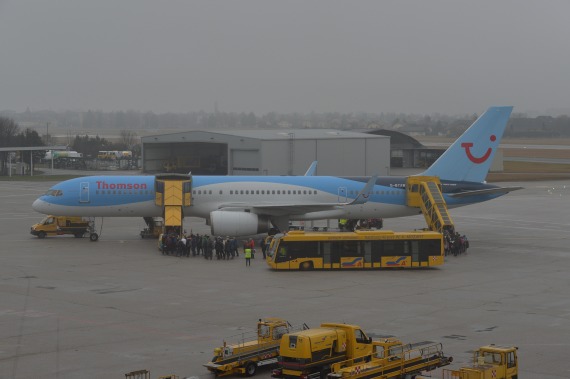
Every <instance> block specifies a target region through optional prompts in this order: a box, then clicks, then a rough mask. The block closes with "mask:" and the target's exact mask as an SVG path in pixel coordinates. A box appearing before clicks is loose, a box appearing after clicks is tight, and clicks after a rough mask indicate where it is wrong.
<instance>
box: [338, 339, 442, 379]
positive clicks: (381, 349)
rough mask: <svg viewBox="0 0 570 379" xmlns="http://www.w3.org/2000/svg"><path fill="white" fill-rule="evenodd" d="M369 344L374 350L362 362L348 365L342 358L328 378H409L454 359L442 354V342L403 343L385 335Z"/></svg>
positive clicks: (348, 362)
mask: <svg viewBox="0 0 570 379" xmlns="http://www.w3.org/2000/svg"><path fill="white" fill-rule="evenodd" d="M372 346H373V352H372V354H371V355H370V356H367V357H366V358H365V359H364V362H360V363H357V364H351V363H350V361H343V362H338V363H335V364H333V365H332V367H331V371H332V372H331V373H330V374H328V378H329V379H343V378H354V379H360V378H381V379H389V378H410V377H414V376H415V375H418V374H421V373H422V371H430V370H433V369H436V368H438V367H442V366H446V365H448V364H450V363H451V361H453V358H451V357H446V356H445V355H444V354H443V347H442V345H441V343H434V342H420V343H416V344H402V342H401V341H400V340H398V339H396V338H385V339H382V340H380V341H373V342H372Z"/></svg>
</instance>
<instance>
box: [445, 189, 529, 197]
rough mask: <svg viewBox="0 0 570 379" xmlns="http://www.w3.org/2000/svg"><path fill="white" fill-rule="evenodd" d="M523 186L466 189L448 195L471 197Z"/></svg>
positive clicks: (509, 190) (508, 190)
mask: <svg viewBox="0 0 570 379" xmlns="http://www.w3.org/2000/svg"><path fill="white" fill-rule="evenodd" d="M522 188H523V187H500V188H489V189H482V190H474V191H465V192H458V193H449V194H447V196H449V197H457V198H459V197H469V196H479V195H491V194H495V193H501V194H505V193H509V192H512V191H516V190H520V189H522Z"/></svg>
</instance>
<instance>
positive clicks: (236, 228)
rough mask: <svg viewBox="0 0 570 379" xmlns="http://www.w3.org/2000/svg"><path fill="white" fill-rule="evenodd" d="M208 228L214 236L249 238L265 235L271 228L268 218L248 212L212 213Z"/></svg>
mask: <svg viewBox="0 0 570 379" xmlns="http://www.w3.org/2000/svg"><path fill="white" fill-rule="evenodd" d="M210 226H211V228H212V235H215V236H232V237H234V236H249V235H253V234H259V233H266V232H268V231H269V228H270V227H271V223H270V221H269V217H267V216H260V215H257V214H255V213H249V212H234V211H214V212H211V213H210Z"/></svg>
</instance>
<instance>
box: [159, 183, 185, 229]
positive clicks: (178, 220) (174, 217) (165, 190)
mask: <svg viewBox="0 0 570 379" xmlns="http://www.w3.org/2000/svg"><path fill="white" fill-rule="evenodd" d="M154 189H155V201H154V203H155V204H156V205H157V206H159V207H162V208H163V211H162V217H163V218H164V227H165V228H166V229H174V230H175V231H176V232H177V234H182V231H183V230H184V227H183V226H184V225H183V222H184V207H189V206H190V205H192V176H191V175H185V174H160V175H156V177H155V183H154Z"/></svg>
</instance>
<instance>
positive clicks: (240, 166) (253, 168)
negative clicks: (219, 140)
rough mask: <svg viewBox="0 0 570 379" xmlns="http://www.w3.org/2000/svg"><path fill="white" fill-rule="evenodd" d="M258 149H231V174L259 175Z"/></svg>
mask: <svg viewBox="0 0 570 379" xmlns="http://www.w3.org/2000/svg"><path fill="white" fill-rule="evenodd" d="M259 163H260V162H259V150H232V175H259Z"/></svg>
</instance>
